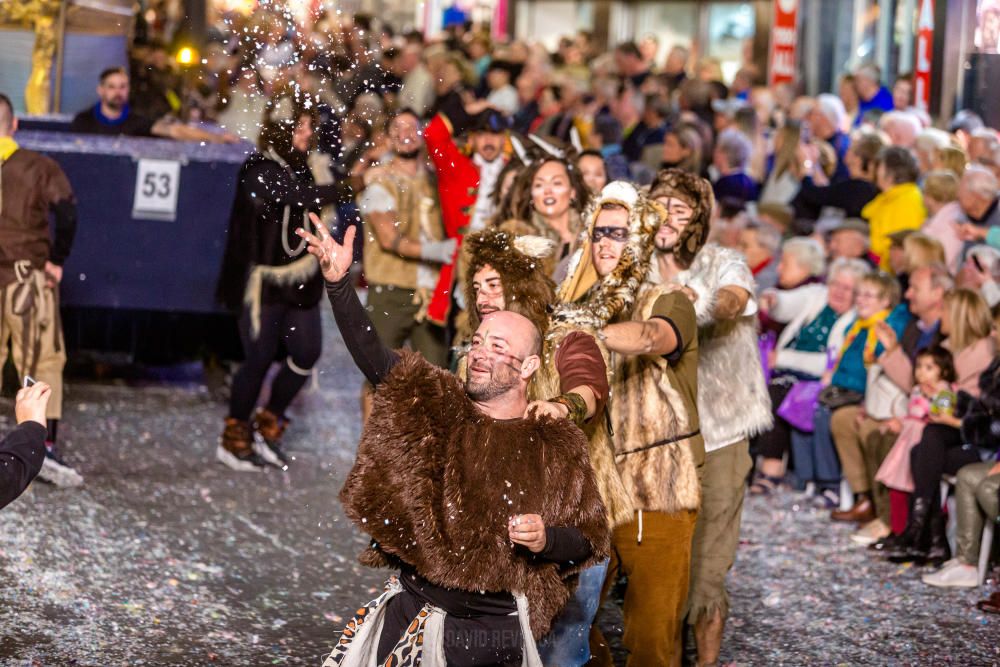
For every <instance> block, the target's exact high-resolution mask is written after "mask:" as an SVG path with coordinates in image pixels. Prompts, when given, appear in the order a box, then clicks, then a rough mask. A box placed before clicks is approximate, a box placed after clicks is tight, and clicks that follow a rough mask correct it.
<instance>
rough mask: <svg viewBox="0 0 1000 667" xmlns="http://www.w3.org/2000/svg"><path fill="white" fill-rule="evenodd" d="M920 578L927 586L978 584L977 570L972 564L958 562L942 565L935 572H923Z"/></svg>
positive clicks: (960, 586)
mask: <svg viewBox="0 0 1000 667" xmlns="http://www.w3.org/2000/svg"><path fill="white" fill-rule="evenodd" d="M953 560H954V559H953ZM949 562H950V561H949ZM921 579H922V580H923V582H924V583H925V584H927V585H928V586H938V587H940V588H975V587H976V586H978V585H979V572H978V571H977V570H976V568H975V567H974V566H972V565H966V564H965V563H961V562H960V563H957V564H955V565H951V566H950V567H942V568H941V569H940V570H938V571H937V572H932V573H931V574H925V575H924V576H923V577H921Z"/></svg>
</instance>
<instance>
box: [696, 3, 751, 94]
mask: <svg viewBox="0 0 1000 667" xmlns="http://www.w3.org/2000/svg"><path fill="white" fill-rule="evenodd" d="M755 30H756V22H755V20H754V11H753V5H752V4H751V3H749V2H713V3H712V4H710V5H709V6H708V43H707V45H706V46H707V48H706V49H705V55H707V56H708V57H710V58H715V59H717V60H718V61H719V62H720V64H721V66H722V77H723V80H724V81H732V79H733V75H734V74H736V71H737V70H738V69H739V68H740V67H741V66H742V65H743V64H744V62H746V61H748V60H750V58H749V57H747V56H748V55H749V54H748V53H747V50H748V49H749V48H750V47H749V45H750V44H751V42H752V41H753V37H754V31H755Z"/></svg>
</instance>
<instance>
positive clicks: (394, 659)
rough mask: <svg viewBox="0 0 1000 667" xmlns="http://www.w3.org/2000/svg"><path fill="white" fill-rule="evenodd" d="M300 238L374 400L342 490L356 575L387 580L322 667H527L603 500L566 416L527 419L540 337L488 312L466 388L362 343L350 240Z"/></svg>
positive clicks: (601, 550) (593, 545)
mask: <svg viewBox="0 0 1000 667" xmlns="http://www.w3.org/2000/svg"><path fill="white" fill-rule="evenodd" d="M319 233H320V237H319V238H317V237H316V236H313V235H312V234H309V233H308V232H306V231H305V230H301V234H302V236H303V238H305V239H306V240H307V241H308V242H309V246H310V247H309V252H310V253H312V254H313V255H314V256H316V257H317V258H318V259H319V261H320V267H321V269H322V271H323V276H324V278H326V280H327V291H328V295H329V298H330V302H331V305H332V306H333V312H334V316H335V318H336V320H337V325H338V327H339V328H340V331H341V334H342V335H343V337H344V342H345V344H346V346H347V348H348V350H349V351H350V352H351V355H352V356H353V358H354V360H355V363H356V364H357V365H358V367H359V368H360V369H361V371H362V372H363V373H364V374H365V375H366V377H367V378H368V379H369V381H370V382H371V383H372V384H373V385H376V393H375V405H374V409H373V410H372V414H371V417H370V418H369V420H368V423H367V424H366V427H365V430H364V432H363V434H362V437H361V442H360V443H359V445H358V456H357V460H356V462H355V465H354V468H353V469H352V470H351V473H350V474H349V475H348V478H347V481H346V482H345V484H344V488H343V489H342V490H341V492H340V498H341V502H342V503H343V505H344V510H345V512H346V514H347V515H348V516H349V517H350V518H351V519H352V520H353V521H354V522H355V524H356V525H358V526H359V527H362V528H363V529H364V530H365V531H366V532H368V533H369V534H370V535H371V537H372V543H371V546H370V547H369V548H368V549H367V550H366V551H365V552H364V554H363V555H362V562H363V563H365V564H366V565H369V566H376V567H377V566H393V567H398V568H399V569H400V576H399V577H398V578H393V579H391V580H390V583H389V585H388V586H387V587H386V591H385V593H384V594H383V595H382V596H381V597H379V598H378V599H377V600H374V601H373V602H371V603H369V605H367V606H366V607H364V608H363V609H361V610H359V611H358V614H357V616H356V617H355V618H354V619H353V620H352V621H351V622H350V623H349V624H348V626H347V628H346V629H345V631H344V636H343V637H342V638H341V640H340V641H339V643H338V645H337V647H336V648H335V649H334V651H333V652H332V653H331V654H330V656H329V657H328V658H327V660H326V663H325V664H326V665H342V666H345V667H347V666H352V667H353V666H357V667H361V666H367V665H369V664H373V662H372V660H373V659H377V661H378V664H385V663H386V661H387V660H388V661H389V664H393V665H396V664H413V665H423V666H424V667H444V665H456V666H460V665H477V666H478V665H498V666H500V665H522V664H525V665H532V666H533V667H534V666H537V667H541V661H540V660H539V659H538V653H537V650H536V648H535V641H534V640H535V639H537V638H539V637H542V636H543V635H544V634H545V633H546V632H547V631H548V629H549V627H550V625H551V623H552V619H553V618H554V617H555V615H556V614H557V613H558V611H559V609H560V608H561V607H562V606H563V605H564V604H565V602H566V600H567V599H568V598H569V597H570V593H571V589H572V584H573V581H574V579H575V575H576V574H577V573H578V572H579V571H580V570H581V569H584V568H586V567H588V566H590V565H592V564H593V563H594V562H596V561H599V560H601V559H603V558H604V557H605V556H606V554H607V551H608V528H607V519H606V517H605V513H604V506H603V505H602V503H601V500H600V496H599V494H598V490H597V485H596V483H595V482H594V477H593V473H592V471H591V469H590V462H589V459H588V456H587V442H586V439H585V437H584V436H583V434H582V432H581V431H580V430H579V429H578V428H577V427H576V426H575V425H573V424H572V422H570V421H568V420H565V419H560V420H553V419H550V418H548V417H542V418H540V419H534V418H530V419H525V418H524V413H525V410H526V409H527V407H528V399H527V386H528V382H529V381H530V380H531V376H532V375H533V374H534V372H535V371H536V370H537V369H538V366H539V363H540V360H539V356H538V354H539V352H540V351H541V342H542V341H541V335H540V333H539V331H538V329H537V328H536V327H535V326H534V325H532V323H531V322H530V321H529V320H528V319H527V318H525V317H524V316H522V315H518V314H516V313H511V312H497V313H493V314H490V315H488V316H487V317H486V319H485V320H484V321H483V322H482V323H481V324H480V326H479V328H478V329H477V330H476V333H475V335H474V337H473V341H472V348H471V350H470V352H469V373H468V379H467V380H466V382H465V386H464V387H463V386H462V383H461V382H460V381H459V380H458V379H457V378H456V377H455V376H454V375H452V374H450V373H448V372H446V371H444V370H442V369H439V368H436V367H434V366H432V365H431V364H430V363H428V362H427V361H426V360H424V359H423V358H422V357H421V356H420V355H419V354H417V353H408V352H399V353H397V352H393V351H391V350H389V349H387V348H385V347H384V346H383V345H382V344H381V342H379V340H378V336H377V335H375V334H374V332H373V331H372V328H371V323H370V321H369V320H368V316H367V314H366V313H365V311H364V308H363V307H362V306H361V303H360V302H359V301H358V298H357V295H356V294H355V293H354V291H353V289H351V287H350V285H349V284H348V280H347V278H346V276H347V268H348V266H349V264H350V257H351V254H350V250H348V249H349V248H351V247H352V241H353V238H352V237H353V234H354V232H353V230H351V231H348V233H347V236H346V238H345V240H344V244H343V245H340V244H337V243H336V242H335V241H334V240H333V239H332V238H331V237H330V235H329V234H328V233H327V232H326V231H325V229H321V230H319Z"/></svg>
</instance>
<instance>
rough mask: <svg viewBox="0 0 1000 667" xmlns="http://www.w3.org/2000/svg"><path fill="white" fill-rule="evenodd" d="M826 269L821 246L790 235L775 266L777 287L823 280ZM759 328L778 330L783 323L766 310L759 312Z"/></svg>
mask: <svg viewBox="0 0 1000 667" xmlns="http://www.w3.org/2000/svg"><path fill="white" fill-rule="evenodd" d="M825 271H826V253H825V251H824V249H823V246H822V245H821V244H820V243H819V241H816V240H815V239H811V238H803V237H798V236H796V237H792V238H790V239H788V240H787V241H785V242H784V244H782V246H781V257H780V259H779V260H778V267H777V274H778V275H777V288H778V289H779V290H793V289H796V288H797V287H802V286H803V285H806V284H809V283H819V282H822V281H823V275H824V272H825ZM760 321H761V328H762V329H763V330H764V331H773V332H775V333H777V332H780V331H781V329H782V328H783V325H782V324H781V323H779V322H776V321H774V320H772V319H771V318H770V316H769V315H768V314H767V313H766V312H763V311H762V312H761V313H760Z"/></svg>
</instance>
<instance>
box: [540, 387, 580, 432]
mask: <svg viewBox="0 0 1000 667" xmlns="http://www.w3.org/2000/svg"><path fill="white" fill-rule="evenodd" d="M549 402H550V403H559V404H560V405H565V406H566V408H567V409H568V410H569V414H568V415H566V418H567V419H570V420H572V421H573V422H575V423H576V424H577V425H578V426H579V425H581V424H583V422H584V421H586V420H587V402H586V401H585V400H583V396H581V395H580V394H576V393H573V392H568V393H565V394H559V395H558V396H556V397H555V398H551V399H549Z"/></svg>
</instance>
